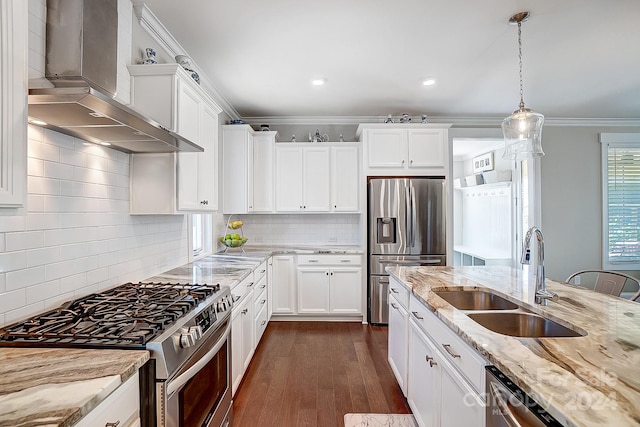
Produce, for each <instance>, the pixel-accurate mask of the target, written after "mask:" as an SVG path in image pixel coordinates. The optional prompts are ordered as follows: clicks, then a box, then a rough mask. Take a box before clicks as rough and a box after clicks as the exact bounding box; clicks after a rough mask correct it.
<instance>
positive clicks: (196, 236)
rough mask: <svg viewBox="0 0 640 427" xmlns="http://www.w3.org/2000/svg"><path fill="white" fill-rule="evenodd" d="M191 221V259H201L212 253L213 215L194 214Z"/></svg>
mask: <svg viewBox="0 0 640 427" xmlns="http://www.w3.org/2000/svg"><path fill="white" fill-rule="evenodd" d="M190 219H191V227H190V228H191V257H190V259H191V260H193V259H197V258H201V257H203V256H204V255H208V254H210V253H211V248H212V234H211V215H208V214H194V215H191V216H190Z"/></svg>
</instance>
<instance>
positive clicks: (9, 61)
mask: <svg viewBox="0 0 640 427" xmlns="http://www.w3.org/2000/svg"><path fill="white" fill-rule="evenodd" d="M27 6H28V2H25V1H23V0H7V1H5V0H3V1H2V2H0V52H2V58H0V94H1V95H0V208H14V209H15V208H21V207H23V206H24V205H25V203H26V200H27V36H28V33H27V32H28V25H27V23H28V12H27ZM3 213H4V212H3Z"/></svg>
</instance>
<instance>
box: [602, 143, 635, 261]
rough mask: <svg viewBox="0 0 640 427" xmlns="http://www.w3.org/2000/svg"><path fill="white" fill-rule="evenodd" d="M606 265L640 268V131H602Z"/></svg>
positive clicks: (604, 255) (604, 256)
mask: <svg viewBox="0 0 640 427" xmlns="http://www.w3.org/2000/svg"><path fill="white" fill-rule="evenodd" d="M600 141H601V142H602V170H603V173H602V177H603V185H602V205H603V227H602V228H603V230H602V236H603V239H602V240H603V266H604V268H608V269H614V270H637V269H640V217H639V215H640V134H601V135H600Z"/></svg>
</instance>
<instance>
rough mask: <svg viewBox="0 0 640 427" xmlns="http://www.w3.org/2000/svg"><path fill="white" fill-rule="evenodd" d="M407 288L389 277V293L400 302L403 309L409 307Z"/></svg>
mask: <svg viewBox="0 0 640 427" xmlns="http://www.w3.org/2000/svg"><path fill="white" fill-rule="evenodd" d="M409 293H410V291H409V288H407V287H406V286H405V285H403V284H401V283H400V282H398V281H397V280H396V279H394V278H393V277H389V294H390V295H393V296H394V298H395V299H396V300H397V301H398V302H399V303H400V304H402V306H403V307H404V308H405V309H408V308H409Z"/></svg>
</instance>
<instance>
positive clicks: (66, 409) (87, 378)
mask: <svg viewBox="0 0 640 427" xmlns="http://www.w3.org/2000/svg"><path fill="white" fill-rule="evenodd" d="M147 360H149V352H148V351H146V350H86V349H70V348H0V426H7V427H13V426H17V425H25V426H40V425H43V426H44V425H46V426H60V427H67V426H71V425H74V424H75V423H77V422H78V421H80V419H81V418H83V417H84V416H85V415H87V414H88V413H89V412H91V411H92V410H93V409H95V408H96V407H97V406H98V405H99V404H100V403H101V402H102V401H103V400H104V399H106V398H107V397H108V396H109V395H110V394H111V393H112V392H113V391H115V390H116V389H117V388H118V387H120V385H122V384H123V383H125V382H126V381H127V380H128V379H129V378H130V377H132V376H133V375H137V372H138V369H139V368H140V367H141V366H142V365H143V364H144V363H145V362H146V361H147ZM112 415H116V414H112Z"/></svg>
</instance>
